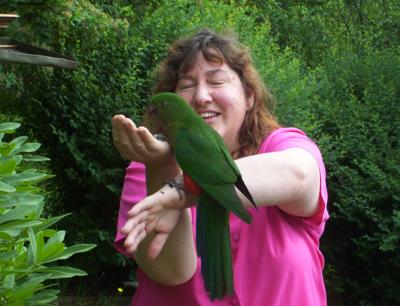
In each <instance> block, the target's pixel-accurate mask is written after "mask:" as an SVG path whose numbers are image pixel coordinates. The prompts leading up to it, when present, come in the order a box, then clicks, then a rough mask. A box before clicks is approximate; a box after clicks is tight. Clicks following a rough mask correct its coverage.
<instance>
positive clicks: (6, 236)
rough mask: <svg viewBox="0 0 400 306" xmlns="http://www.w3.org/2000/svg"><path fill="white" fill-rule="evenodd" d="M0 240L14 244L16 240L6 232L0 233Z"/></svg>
mask: <svg viewBox="0 0 400 306" xmlns="http://www.w3.org/2000/svg"><path fill="white" fill-rule="evenodd" d="M0 240H5V241H9V242H12V241H14V238H13V237H12V236H11V235H10V234H8V233H6V232H0ZM2 244H4V242H2Z"/></svg>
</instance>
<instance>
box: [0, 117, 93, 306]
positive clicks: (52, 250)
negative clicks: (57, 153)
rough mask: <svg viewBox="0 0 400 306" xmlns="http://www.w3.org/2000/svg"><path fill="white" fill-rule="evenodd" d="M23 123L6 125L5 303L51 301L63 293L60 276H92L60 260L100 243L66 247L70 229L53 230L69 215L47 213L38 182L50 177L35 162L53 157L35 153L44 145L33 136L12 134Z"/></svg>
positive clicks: (0, 290) (2, 128)
mask: <svg viewBox="0 0 400 306" xmlns="http://www.w3.org/2000/svg"><path fill="white" fill-rule="evenodd" d="M19 126H20V124H18V123H14V122H3V123H0V242H1V246H0V304H1V305H9V306H18V305H49V304H50V303H51V302H54V300H55V299H56V298H57V295H58V293H59V290H58V289H57V287H55V286H54V285H56V282H55V281H54V280H56V279H61V278H70V277H74V276H83V275H86V273H85V272H84V271H82V270H80V269H76V268H72V267H69V266H60V265H58V263H59V261H60V260H64V259H67V258H69V257H71V256H72V255H74V254H76V253H81V252H86V251H88V250H90V249H93V248H94V245H92V244H76V245H73V246H70V247H66V246H65V243H64V237H65V231H63V230H59V231H57V230H55V229H53V228H51V227H52V226H53V225H54V224H55V223H56V222H58V221H59V220H61V219H62V218H64V217H65V215H62V216H54V217H51V218H45V217H44V216H43V208H44V207H43V204H44V196H43V193H42V189H41V187H40V186H39V184H38V183H39V182H40V181H42V180H44V179H47V178H49V177H50V175H48V174H46V173H45V172H42V171H38V170H37V169H36V168H34V166H33V163H37V162H41V161H46V160H48V158H45V157H41V156H39V155H36V154H35V151H37V150H38V149H39V147H40V144H39V143H35V142H28V141H27V139H28V137H26V136H19V137H14V138H13V139H9V138H10V137H7V136H9V135H6V134H12V133H14V132H15V130H16V129H17V128H18V127H19ZM7 138H8V140H7Z"/></svg>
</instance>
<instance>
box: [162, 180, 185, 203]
mask: <svg viewBox="0 0 400 306" xmlns="http://www.w3.org/2000/svg"><path fill="white" fill-rule="evenodd" d="M165 184H166V185H168V186H169V187H171V188H175V189H176V191H177V192H178V194H179V199H180V200H183V194H185V196H186V198H187V197H188V191H187V190H186V188H185V185H184V183H183V177H182V175H178V176H177V177H175V178H173V179H172V180H169V181H167V182H165Z"/></svg>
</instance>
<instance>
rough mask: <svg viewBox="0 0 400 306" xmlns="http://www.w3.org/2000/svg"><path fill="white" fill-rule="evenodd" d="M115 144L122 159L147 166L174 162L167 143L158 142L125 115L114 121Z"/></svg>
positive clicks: (114, 118)
mask: <svg viewBox="0 0 400 306" xmlns="http://www.w3.org/2000/svg"><path fill="white" fill-rule="evenodd" d="M111 122H112V134H113V142H114V145H115V147H116V148H117V150H118V151H119V153H120V155H121V156H122V158H124V159H126V160H129V161H137V162H141V163H145V164H162V163H164V162H165V163H167V162H171V161H173V160H174V157H173V154H172V150H171V146H170V145H169V143H168V142H167V141H160V140H157V139H156V138H155V137H154V136H153V135H152V134H151V133H150V131H149V130H148V129H147V128H145V127H143V126H141V127H136V125H135V124H134V123H133V121H132V120H131V119H129V118H126V117H125V116H124V115H115V116H114V117H113V118H112V120H111Z"/></svg>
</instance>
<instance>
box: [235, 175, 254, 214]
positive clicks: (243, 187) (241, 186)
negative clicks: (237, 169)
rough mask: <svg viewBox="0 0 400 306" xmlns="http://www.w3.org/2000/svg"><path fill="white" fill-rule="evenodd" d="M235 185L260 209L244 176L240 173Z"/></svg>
mask: <svg viewBox="0 0 400 306" xmlns="http://www.w3.org/2000/svg"><path fill="white" fill-rule="evenodd" d="M235 186H236V187H237V189H239V190H240V192H241V193H243V195H244V196H245V197H246V198H247V199H248V200H249V201H250V202H251V203H252V204H253V206H254V207H255V208H256V209H257V210H258V208H257V205H256V202H255V201H254V199H253V197H252V195H251V193H250V191H249V189H247V186H246V184H245V183H244V181H243V178H242V176H241V175H238V177H237V180H236V183H235Z"/></svg>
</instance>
